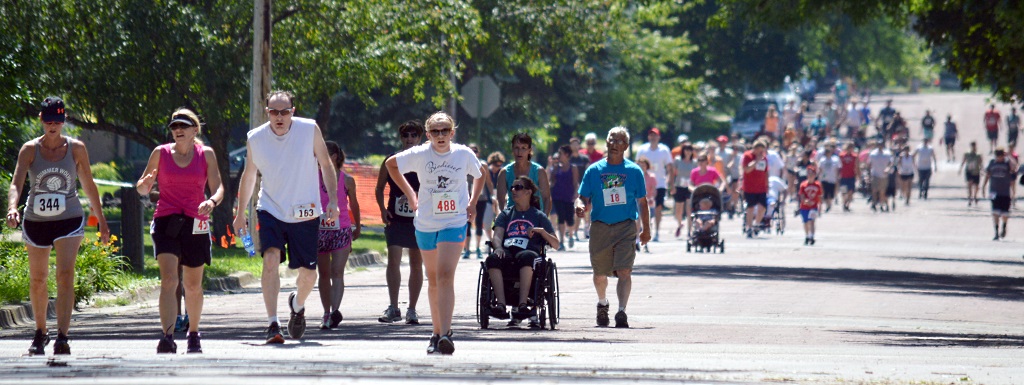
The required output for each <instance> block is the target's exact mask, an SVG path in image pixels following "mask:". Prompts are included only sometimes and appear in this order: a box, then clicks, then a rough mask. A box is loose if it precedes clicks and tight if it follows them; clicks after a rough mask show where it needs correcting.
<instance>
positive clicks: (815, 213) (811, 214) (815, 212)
mask: <svg viewBox="0 0 1024 385" xmlns="http://www.w3.org/2000/svg"><path fill="white" fill-rule="evenodd" d="M807 217H808V218H811V219H818V210H810V211H808V212H807Z"/></svg>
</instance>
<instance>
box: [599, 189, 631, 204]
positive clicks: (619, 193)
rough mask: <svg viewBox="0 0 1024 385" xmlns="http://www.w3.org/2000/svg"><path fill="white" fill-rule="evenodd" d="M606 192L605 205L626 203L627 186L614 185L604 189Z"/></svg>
mask: <svg viewBox="0 0 1024 385" xmlns="http://www.w3.org/2000/svg"><path fill="white" fill-rule="evenodd" d="M602 191H603V192H604V205H605V206H618V205H624V204H626V188H625V187H612V188H606V189H604V190H602Z"/></svg>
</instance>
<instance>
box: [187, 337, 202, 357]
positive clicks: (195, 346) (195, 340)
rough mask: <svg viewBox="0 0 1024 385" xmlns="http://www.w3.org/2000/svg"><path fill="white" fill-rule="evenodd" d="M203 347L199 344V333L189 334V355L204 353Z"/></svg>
mask: <svg viewBox="0 0 1024 385" xmlns="http://www.w3.org/2000/svg"><path fill="white" fill-rule="evenodd" d="M202 352H203V346H202V345H201V344H200V343H199V332H190V333H188V353H189V354H191V353H202Z"/></svg>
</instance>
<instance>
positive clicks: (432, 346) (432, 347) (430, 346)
mask: <svg viewBox="0 0 1024 385" xmlns="http://www.w3.org/2000/svg"><path fill="white" fill-rule="evenodd" d="M440 339H441V337H440V336H438V335H437V334H433V335H431V336H430V342H428V343H427V354H434V353H437V342H438V341H439V340H440Z"/></svg>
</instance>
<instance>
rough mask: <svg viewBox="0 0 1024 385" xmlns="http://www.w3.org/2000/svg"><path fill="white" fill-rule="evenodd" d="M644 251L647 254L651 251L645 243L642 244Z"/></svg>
mask: <svg viewBox="0 0 1024 385" xmlns="http://www.w3.org/2000/svg"><path fill="white" fill-rule="evenodd" d="M644 252H645V253H647V254H650V253H651V249H648V248H647V245H644Z"/></svg>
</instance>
